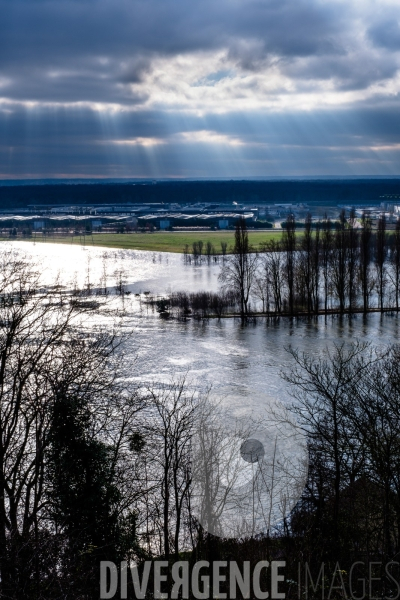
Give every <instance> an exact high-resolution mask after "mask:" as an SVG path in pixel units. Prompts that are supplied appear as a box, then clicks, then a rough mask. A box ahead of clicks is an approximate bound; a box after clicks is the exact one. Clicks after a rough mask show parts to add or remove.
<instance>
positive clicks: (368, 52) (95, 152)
mask: <svg viewBox="0 0 400 600" xmlns="http://www.w3.org/2000/svg"><path fill="white" fill-rule="evenodd" d="M0 11H1V12H0V14H1V15H2V18H1V20H0V177H4V178H7V177H14V176H15V177H32V176H37V177H40V176H66V175H71V176H72V175H73V176H82V177H84V176H108V177H111V176H112V177H117V176H118V177H128V176H135V177H140V176H143V177H148V176H151V177H157V176H159V177H167V176H171V177H197V176H201V177H207V176H212V177H214V176H228V177H229V176H232V175H235V176H238V175H242V176H262V175H274V174H277V175H290V174H298V175H301V174H305V175H308V174H310V175H311V174H316V175H318V174H332V175H334V174H335V175H340V174H346V175H349V174H350V175H351V174H397V173H398V172H399V168H398V165H399V158H400V155H399V145H400V138H399V131H398V129H399V128H398V126H397V124H396V123H398V122H399V114H398V112H399V108H398V105H399V92H400V76H399V66H400V26H399V23H400V7H399V5H398V2H389V1H385V0H382V1H381V2H379V5H378V4H377V3H376V2H373V1H372V0H364V1H363V2H361V1H359V0H349V1H348V2H344V1H342V0H325V1H322V0H319V1H317V0H279V1H278V0H219V1H218V2H215V0H202V1H201V2H194V1H192V0H191V1H188V0H68V1H64V0H35V1H34V2H32V0H13V1H12V2H9V0H0Z"/></svg>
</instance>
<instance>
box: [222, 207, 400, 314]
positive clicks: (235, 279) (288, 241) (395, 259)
mask: <svg viewBox="0 0 400 600" xmlns="http://www.w3.org/2000/svg"><path fill="white" fill-rule="evenodd" d="M220 281H221V283H222V286H223V289H224V290H225V291H226V290H228V289H230V290H234V291H235V293H236V294H237V297H238V304H239V310H240V314H241V316H242V318H246V317H248V316H249V314H250V312H251V311H250V300H251V298H252V297H253V298H254V299H256V300H258V301H260V302H261V303H262V311H263V312H264V313H268V314H276V315H281V314H289V315H295V314H299V313H307V314H310V315H311V314H321V313H325V314H327V313H328V312H339V313H344V312H349V313H352V312H354V311H355V310H362V311H364V312H367V311H368V310H371V309H372V308H375V309H376V308H379V309H380V310H381V311H383V310H384V309H396V310H398V309H399V302H400V221H398V222H397V224H396V228H395V230H394V231H392V232H390V234H389V233H388V232H387V227H386V220H385V216H384V215H382V216H381V217H380V218H379V219H378V223H377V229H376V230H373V229H372V222H371V219H370V218H369V216H368V215H367V214H364V216H363V218H362V219H361V222H360V223H359V222H357V220H356V218H355V213H354V211H352V212H351V213H350V215H349V218H346V215H345V212H344V211H342V212H341V214H340V218H339V221H338V222H337V223H336V224H335V225H334V226H333V224H332V223H331V222H330V220H329V219H325V220H324V221H322V222H319V223H316V224H315V225H313V224H312V222H311V216H308V218H307V219H306V222H305V227H304V230H302V233H301V235H300V236H298V235H296V231H295V221H294V218H293V217H292V216H289V217H288V219H287V221H286V224H285V229H284V230H283V232H282V238H281V240H270V241H268V242H265V243H264V244H263V245H262V247H261V249H260V250H259V251H258V252H255V250H254V249H253V248H252V247H251V246H250V244H249V240H248V234H247V230H246V223H245V221H244V220H243V219H241V220H240V221H239V222H238V224H237V227H236V232H235V242H234V246H233V251H232V254H231V255H229V256H228V258H227V260H225V261H224V263H223V264H222V267H221V274H220Z"/></svg>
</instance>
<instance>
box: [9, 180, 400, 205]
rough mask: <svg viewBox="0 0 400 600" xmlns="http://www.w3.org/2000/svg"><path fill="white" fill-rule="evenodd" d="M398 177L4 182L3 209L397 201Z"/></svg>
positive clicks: (333, 203)
mask: <svg viewBox="0 0 400 600" xmlns="http://www.w3.org/2000/svg"><path fill="white" fill-rule="evenodd" d="M388 196H397V198H398V197H399V196H400V181H399V180H398V179H373V180H371V179H366V180H363V179H350V180H345V179H344V180H342V179H337V180H336V179H334V180H324V179H322V180H311V181H303V180H271V181H248V180H247V181H233V180H231V181H157V182H137V181H136V182H129V183H98V182H97V183H82V182H79V183H70V184H66V183H59V184H57V183H54V182H52V183H50V182H48V183H46V185H41V184H26V185H7V184H6V182H3V185H0V209H1V208H3V209H4V208H7V209H12V210H18V209H19V208H24V207H27V206H29V205H32V206H37V205H46V204H51V205H52V204H54V205H57V204H69V205H76V204H108V203H124V202H132V203H134V204H141V203H170V202H178V203H185V204H186V203H188V202H189V203H193V202H217V203H220V202H228V203H232V202H238V203H254V202H262V203H265V202H268V203H269V202H271V203H299V202H300V203H301V202H302V203H312V204H318V205H336V204H338V203H339V204H341V203H344V204H364V203H374V204H376V203H380V202H382V201H389V202H390V201H391V202H396V201H397V200H396V199H395V198H394V199H393V198H390V197H388Z"/></svg>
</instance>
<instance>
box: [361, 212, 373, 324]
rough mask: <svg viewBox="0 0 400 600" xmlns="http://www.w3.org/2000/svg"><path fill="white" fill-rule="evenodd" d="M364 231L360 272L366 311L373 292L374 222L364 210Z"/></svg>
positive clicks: (362, 222)
mask: <svg viewBox="0 0 400 600" xmlns="http://www.w3.org/2000/svg"><path fill="white" fill-rule="evenodd" d="M361 225H362V231H361V235H360V273H359V280H360V282H361V293H362V298H363V309H364V312H367V310H368V303H369V296H370V293H371V288H372V284H371V274H370V264H371V260H372V248H371V241H372V224H371V219H370V217H369V216H368V215H367V213H366V212H365V211H364V212H363V216H362V219H361Z"/></svg>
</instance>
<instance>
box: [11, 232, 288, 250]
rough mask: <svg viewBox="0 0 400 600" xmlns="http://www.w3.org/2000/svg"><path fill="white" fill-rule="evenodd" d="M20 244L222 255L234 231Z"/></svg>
mask: <svg viewBox="0 0 400 600" xmlns="http://www.w3.org/2000/svg"><path fill="white" fill-rule="evenodd" d="M248 233H249V241H250V244H251V245H252V246H254V248H256V249H258V248H259V246H260V244H262V243H263V242H265V241H267V240H271V239H276V240H279V239H281V237H282V231H281V230H261V231H260V230H257V231H251V230H250V231H249V232H248ZM17 240H18V241H29V242H38V243H51V244H73V245H78V246H101V247H104V248H120V249H124V250H148V251H150V252H175V253H182V252H183V250H184V247H185V245H186V244H187V245H188V246H189V251H191V248H192V244H193V243H194V242H198V241H199V240H201V241H202V242H203V245H204V248H205V246H206V244H207V242H211V244H212V245H213V246H214V249H215V253H216V254H222V248H221V242H223V243H224V242H225V243H226V244H227V245H228V248H227V251H228V252H229V249H230V248H231V247H232V246H233V243H234V231H201V230H200V231H156V232H153V233H93V234H89V235H85V236H83V235H81V236H79V235H73V236H72V235H69V236H58V235H54V236H53V235H47V236H42V234H41V233H36V234H33V236H32V237H31V238H17ZM2 241H13V238H2Z"/></svg>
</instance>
